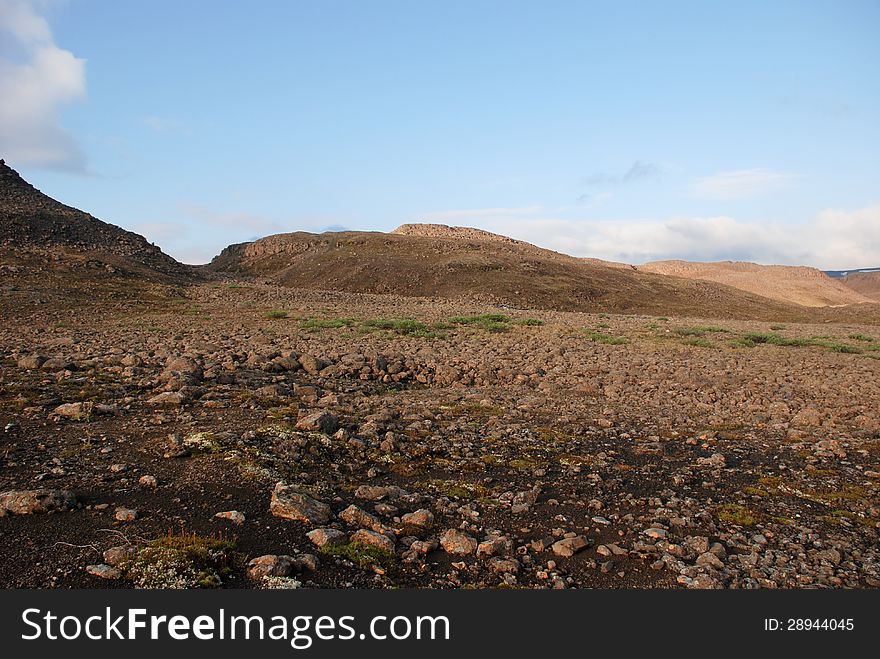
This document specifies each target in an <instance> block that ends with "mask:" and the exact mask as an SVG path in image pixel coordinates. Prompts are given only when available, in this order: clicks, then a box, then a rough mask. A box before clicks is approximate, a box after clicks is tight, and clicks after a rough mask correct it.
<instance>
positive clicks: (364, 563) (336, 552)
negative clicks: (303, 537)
mask: <svg viewBox="0 0 880 659" xmlns="http://www.w3.org/2000/svg"><path fill="white" fill-rule="evenodd" d="M321 553H322V554H324V555H325V556H333V557H334V558H343V559H345V560H347V561H351V562H352V563H354V564H355V565H358V566H359V567H361V568H364V569H368V568H371V567H373V566H374V565H376V564H382V563H389V562H392V561H393V560H394V558H395V557H394V554H392V553H391V552H389V551H386V550H384V549H380V548H379V547H374V546H373V545H367V544H363V543H358V542H347V543H345V544H342V545H324V546H323V547H321Z"/></svg>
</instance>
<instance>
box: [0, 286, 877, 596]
mask: <svg viewBox="0 0 880 659" xmlns="http://www.w3.org/2000/svg"><path fill="white" fill-rule="evenodd" d="M7 281H12V280H11V279H10V280H7ZM31 285H32V284H27V282H23V283H22V282H19V283H18V284H16V283H15V282H13V283H12V284H11V285H9V287H7V288H6V289H4V290H5V292H4V295H3V297H2V313H3V319H4V322H3V323H2V326H0V428H2V431H0V535H2V538H3V542H2V546H0V558H2V560H0V585H2V586H3V587H15V588H23V587H35V588H41V587H60V588H68V587H113V588H115V587H132V586H135V587H218V586H219V587H233V588H238V587H263V588H295V587H349V586H357V587H368V588H390V587H395V588H400V587H435V588H460V587H468V588H470V587H510V588H557V589H560V588H589V587H603V588H801V587H809V588H829V587H830V588H843V587H847V588H849V587H877V586H880V548H878V526H880V378H878V376H880V360H878V357H880V328H878V326H877V325H876V324H874V325H870V324H867V325H865V324H861V325H860V324H849V323H828V322H823V323H819V324H802V323H790V322H789V323H785V324H773V323H770V322H766V321H761V322H758V321H735V320H718V319H695V318H685V317H679V316H671V317H666V316H649V315H619V314H588V313H575V312H556V311H536V310H524V309H513V308H507V307H499V306H492V305H486V304H479V303H476V302H467V301H454V300H444V299H440V298H400V297H395V296H391V295H366V294H352V293H341V292H340V293H322V292H314V291H312V292H309V291H302V290H295V289H288V288H281V287H274V286H269V285H261V284H257V283H242V282H237V281H232V280H226V281H219V280H218V281H214V282H208V283H204V284H194V285H191V286H170V285H159V284H149V285H148V284H143V285H142V286H141V287H140V288H139V289H137V290H136V291H128V292H120V291H119V290H117V289H112V290H111V289H110V288H102V287H101V286H100V285H97V284H96V286H95V288H94V289H93V290H90V291H87V292H86V293H85V294H80V295H78V296H77V295H70V296H65V295H61V294H52V293H50V292H46V291H43V292H39V291H37V292H35V289H33V288H28V286H31Z"/></svg>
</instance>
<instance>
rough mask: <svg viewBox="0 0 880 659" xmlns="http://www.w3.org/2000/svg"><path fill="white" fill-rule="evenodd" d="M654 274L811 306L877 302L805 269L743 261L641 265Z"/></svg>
mask: <svg viewBox="0 0 880 659" xmlns="http://www.w3.org/2000/svg"><path fill="white" fill-rule="evenodd" d="M638 269H639V270H640V271H641V272H652V273H656V274H661V275H667V276H672V277H681V278H684V279H690V280H701V281H712V282H716V283H719V284H724V285H726V286H732V287H733V288H737V289H740V290H742V291H747V292H749V293H754V294H756V295H762V296H764V297H767V298H770V299H773V300H777V301H780V302H785V303H789V304H798V305H802V306H807V307H826V306H843V305H848V304H861V303H865V302H872V301H874V300H872V299H870V298H868V297H866V296H865V295H863V294H861V293H859V292H858V291H856V290H854V289H852V288H850V287H848V286H846V285H845V284H844V283H842V282H841V281H839V280H835V279H832V278H831V277H829V276H828V275H826V274H825V273H824V272H822V271H821V270H817V269H816V268H809V267H805V266H785V265H758V264H757V263H746V262H742V261H720V262H715V263H694V262H690V261H654V262H652V263H646V264H644V265H640V266H638Z"/></svg>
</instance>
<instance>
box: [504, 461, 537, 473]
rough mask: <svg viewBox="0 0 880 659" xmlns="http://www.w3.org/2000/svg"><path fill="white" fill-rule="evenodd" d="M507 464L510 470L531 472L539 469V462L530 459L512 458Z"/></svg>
mask: <svg viewBox="0 0 880 659" xmlns="http://www.w3.org/2000/svg"><path fill="white" fill-rule="evenodd" d="M507 464H508V466H510V467H511V468H513V469H518V470H520V471H532V470H533V469H538V468H539V467H541V463H540V462H538V461H537V460H533V459H531V458H514V459H513V460H511V461H510V462H508V463H507Z"/></svg>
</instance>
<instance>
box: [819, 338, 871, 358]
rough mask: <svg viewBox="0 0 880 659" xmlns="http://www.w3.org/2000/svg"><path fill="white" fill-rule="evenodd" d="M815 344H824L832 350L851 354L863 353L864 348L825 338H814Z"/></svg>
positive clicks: (824, 346)
mask: <svg viewBox="0 0 880 659" xmlns="http://www.w3.org/2000/svg"><path fill="white" fill-rule="evenodd" d="M812 344H813V345H817V346H822V347H823V348H827V349H828V350H830V351H831V352H840V353H845V354H849V355H860V354H861V353H862V349H861V348H860V347H858V346H851V345H849V344H848V343H841V342H839V341H834V340H831V341H824V340H815V339H814V340H813V342H812Z"/></svg>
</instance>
